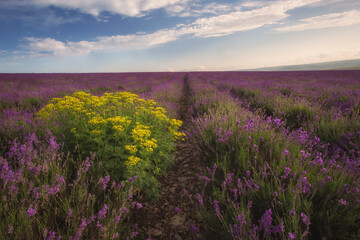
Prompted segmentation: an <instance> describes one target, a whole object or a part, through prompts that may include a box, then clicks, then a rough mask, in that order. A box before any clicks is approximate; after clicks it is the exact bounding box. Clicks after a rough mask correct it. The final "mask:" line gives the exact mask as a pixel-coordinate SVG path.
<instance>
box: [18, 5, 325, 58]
mask: <svg viewBox="0 0 360 240" xmlns="http://www.w3.org/2000/svg"><path fill="white" fill-rule="evenodd" d="M32 1H34V0H32ZM37 1H45V0H37ZM46 1H49V0H46ZM53 1H54V2H56V1H58V0H53ZM93 1H95V0H93ZM169 1H170V0H164V1H163V4H165V3H166V2H167V3H169ZM176 1H177V0H173V1H172V2H174V3H175V2H176ZM318 1H319V0H279V1H272V2H266V3H265V2H263V5H261V7H257V8H255V9H252V10H241V8H240V9H238V10H236V9H235V11H232V12H230V13H225V14H220V15H217V16H212V17H202V18H198V19H197V20H195V21H194V22H192V23H189V24H179V25H177V26H176V27H174V28H170V29H162V30H158V31H155V32H153V33H144V34H128V35H114V36H104V37H98V38H97V39H95V40H93V41H80V42H71V41H67V42H61V41H57V40H55V39H51V38H26V39H25V40H26V41H27V44H26V45H24V46H23V48H24V49H26V50H28V51H30V52H31V53H34V52H35V53H38V54H41V55H48V56H57V57H61V56H78V55H85V54H89V53H91V52H98V51H109V50H115V51H121V50H133V49H146V48H151V47H154V46H158V45H160V44H164V43H168V42H171V41H175V40H177V39H179V38H180V37H184V36H185V35H188V36H189V37H197V38H207V37H218V36H224V35H229V34H232V33H234V32H239V31H245V30H250V29H255V28H259V27H261V26H264V25H270V24H276V23H278V22H279V21H280V20H283V19H285V18H287V17H288V16H289V15H288V13H287V11H289V10H291V9H294V8H298V7H302V6H305V5H307V4H312V3H315V2H318ZM148 2H150V1H148ZM159 2H161V1H159ZM214 6H215V5H214ZM215 7H216V6H215ZM320 20H321V19H320Z"/></svg>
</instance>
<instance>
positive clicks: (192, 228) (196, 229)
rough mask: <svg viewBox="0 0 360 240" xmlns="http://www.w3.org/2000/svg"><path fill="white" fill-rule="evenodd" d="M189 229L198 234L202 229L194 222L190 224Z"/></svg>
mask: <svg viewBox="0 0 360 240" xmlns="http://www.w3.org/2000/svg"><path fill="white" fill-rule="evenodd" d="M189 230H192V231H193V233H194V234H198V233H199V232H200V230H199V229H198V228H197V227H196V225H194V224H191V225H190V226H189Z"/></svg>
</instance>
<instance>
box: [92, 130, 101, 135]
mask: <svg viewBox="0 0 360 240" xmlns="http://www.w3.org/2000/svg"><path fill="white" fill-rule="evenodd" d="M91 133H92V134H95V135H97V134H100V133H101V131H100V130H92V131H91Z"/></svg>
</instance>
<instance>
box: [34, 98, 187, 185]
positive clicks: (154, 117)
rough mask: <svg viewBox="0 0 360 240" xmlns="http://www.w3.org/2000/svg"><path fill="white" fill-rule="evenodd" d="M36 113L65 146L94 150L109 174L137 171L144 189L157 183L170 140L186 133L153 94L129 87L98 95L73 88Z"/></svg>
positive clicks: (87, 151) (116, 175) (84, 153)
mask: <svg viewBox="0 0 360 240" xmlns="http://www.w3.org/2000/svg"><path fill="white" fill-rule="evenodd" d="M37 116H38V118H39V119H41V120H43V121H44V122H45V123H46V124H47V126H48V128H49V129H50V130H51V131H52V132H53V133H54V134H55V135H56V136H57V137H58V139H59V140H60V141H63V142H64V144H65V149H66V150H67V151H72V150H73V149H75V147H76V146H77V147H78V150H77V151H78V153H79V154H80V155H82V156H87V155H89V154H90V153H91V152H96V154H97V160H98V161H101V162H102V163H103V165H104V166H105V169H106V170H107V171H108V172H109V174H110V175H111V176H112V178H114V179H118V180H121V179H126V178H128V177H130V176H133V175H138V176H139V181H137V182H138V183H139V185H140V186H139V187H140V188H143V189H144V188H148V189H149V187H153V186H154V185H155V186H156V184H157V183H155V182H154V181H156V180H155V178H154V176H156V175H158V174H161V173H162V172H163V171H164V170H166V169H167V168H168V167H169V165H170V164H171V163H172V152H173V151H174V148H175V141H176V140H184V136H185V134H184V133H182V132H179V131H178V130H179V128H180V127H181V125H182V121H180V120H177V119H170V118H168V117H167V116H166V110H165V109H164V108H162V107H158V106H157V105H156V103H155V102H154V101H153V100H145V99H141V98H139V96H138V95H136V94H133V93H130V92H117V93H105V94H104V95H103V96H100V97H98V96H93V95H91V94H89V93H85V92H76V93H74V94H72V95H71V96H65V97H63V98H54V99H52V101H51V102H50V103H49V104H48V105H46V106H45V107H44V108H42V109H41V110H40V111H39V112H38V113H37ZM140 176H142V178H141V177H140ZM150 179H151V180H150ZM150 189H151V188H150Z"/></svg>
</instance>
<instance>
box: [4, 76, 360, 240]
mask: <svg viewBox="0 0 360 240" xmlns="http://www.w3.org/2000/svg"><path fill="white" fill-rule="evenodd" d="M0 149H1V156H0V195H1V202H0V218H1V219H2V220H1V221H0V233H1V236H0V239H72V240H75V239H177V240H179V239H328V240H330V239H360V71H314V72H310V71H309V72H191V73H97V74H0ZM197 167H199V168H200V170H199V171H198V170H197ZM155 215H156V216H155Z"/></svg>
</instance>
